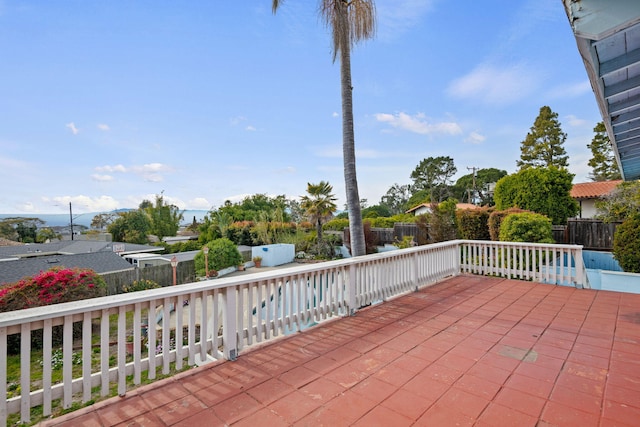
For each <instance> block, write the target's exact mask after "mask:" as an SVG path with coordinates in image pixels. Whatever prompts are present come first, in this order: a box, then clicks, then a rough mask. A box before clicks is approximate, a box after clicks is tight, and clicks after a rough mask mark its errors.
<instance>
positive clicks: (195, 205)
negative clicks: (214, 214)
mask: <svg viewBox="0 0 640 427" xmlns="http://www.w3.org/2000/svg"><path fill="white" fill-rule="evenodd" d="M188 204H189V206H190V207H191V209H211V206H212V205H211V203H209V201H208V200H207V199H205V198H204V197H196V198H195V199H191V200H189V202H188ZM185 219H188V218H185Z"/></svg>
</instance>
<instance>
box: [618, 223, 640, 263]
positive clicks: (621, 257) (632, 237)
mask: <svg viewBox="0 0 640 427" xmlns="http://www.w3.org/2000/svg"><path fill="white" fill-rule="evenodd" d="M613 256H614V258H615V259H616V260H618V263H619V264H620V267H622V269H623V270H624V271H626V272H629V273H640V214H635V215H633V216H631V217H629V218H628V219H627V220H625V221H624V222H623V223H622V224H620V225H619V226H618V227H617V229H616V233H615V235H614V236H613Z"/></svg>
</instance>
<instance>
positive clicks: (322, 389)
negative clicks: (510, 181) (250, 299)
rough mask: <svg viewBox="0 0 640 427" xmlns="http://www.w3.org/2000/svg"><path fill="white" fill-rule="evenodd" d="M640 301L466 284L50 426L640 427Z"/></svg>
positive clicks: (494, 282)
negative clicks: (450, 426) (639, 355)
mask: <svg viewBox="0 0 640 427" xmlns="http://www.w3.org/2000/svg"><path fill="white" fill-rule="evenodd" d="M638 307H640V295H634V294H625V293H616V292H607V291H594V290H586V289H576V288H573V287H565V286H554V285H545V284H538V283H533V282H528V281H519V280H508V279H500V278H489V277H482V276H470V275H460V276H456V277H453V278H450V279H448V280H445V281H442V282H440V283H438V284H436V285H433V286H431V287H427V288H423V289H422V290H420V291H417V292H412V293H409V294H406V295H404V296H401V297H398V298H395V299H391V300H389V301H387V302H384V303H382V304H377V305H373V306H370V307H368V308H365V309H362V310H360V311H358V312H357V313H356V315H354V316H351V317H344V318H340V319H338V320H334V321H328V322H326V323H323V324H321V325H318V326H316V327H313V328H311V329H308V330H306V331H304V332H300V333H297V334H294V335H290V336H287V337H284V338H282V339H279V340H277V341H275V342H272V343H270V344H266V345H263V346H261V347H258V348H254V349H252V350H247V351H245V352H242V353H240V355H239V357H238V359H237V360H236V361H234V362H229V361H226V362H218V363H213V364H210V365H206V366H202V367H199V368H194V369H191V370H189V371H187V372H183V373H181V374H179V375H177V376H174V377H172V378H169V379H165V380H162V381H159V382H156V383H154V384H150V385H146V386H143V387H140V388H137V389H135V390H132V391H130V392H127V394H126V396H125V397H116V398H111V399H108V400H105V401H102V402H98V403H96V404H94V405H92V406H88V407H86V408H83V409H81V410H78V411H75V412H72V413H70V414H67V415H64V416H61V417H59V418H55V419H52V420H48V421H45V422H43V423H42V425H43V426H77V425H84V426H112V425H144V426H194V425H203V426H204V425H206V426H214V425H234V426H257V425H259V426H290V425H331V426H348V425H356V426H360V425H361V426H376V425H385V426H388V425H393V426H409V425H416V426H426V425H430V426H446V425H459V426H478V427H481V426H503V425H513V426H521V427H524V426H538V427H543V426H546V427H550V426H581V427H585V426H586V427H588V426H614V425H615V426H632V425H637V423H638V419H640V361H639V360H638V357H637V355H638V354H639V353H640V339H639V338H638V337H640V312H639V309H638Z"/></svg>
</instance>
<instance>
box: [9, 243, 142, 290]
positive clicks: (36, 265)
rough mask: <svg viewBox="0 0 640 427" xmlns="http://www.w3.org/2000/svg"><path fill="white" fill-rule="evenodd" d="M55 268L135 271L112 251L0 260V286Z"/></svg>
mask: <svg viewBox="0 0 640 427" xmlns="http://www.w3.org/2000/svg"><path fill="white" fill-rule="evenodd" d="M53 267H64V268H76V267H77V268H89V269H91V270H93V271H95V272H96V273H98V274H104V273H113V272H116V271H124V270H132V269H133V266H132V265H131V264H129V263H128V262H127V261H125V260H124V259H123V258H122V257H120V256H119V255H118V254H117V253H115V252H112V251H111V252H110V251H104V252H94V253H85V254H74V255H43V256H35V257H23V258H14V259H4V260H0V286H1V285H3V284H5V283H13V282H17V281H18V280H20V279H22V278H23V277H27V276H35V275H36V274H38V273H40V272H42V271H47V270H49V269H50V268H53Z"/></svg>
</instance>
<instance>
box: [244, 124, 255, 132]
mask: <svg viewBox="0 0 640 427" xmlns="http://www.w3.org/2000/svg"><path fill="white" fill-rule="evenodd" d="M245 130H248V131H249V132H255V131H256V128H254V127H253V126H251V125H249V126H247V127H246V128H245Z"/></svg>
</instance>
